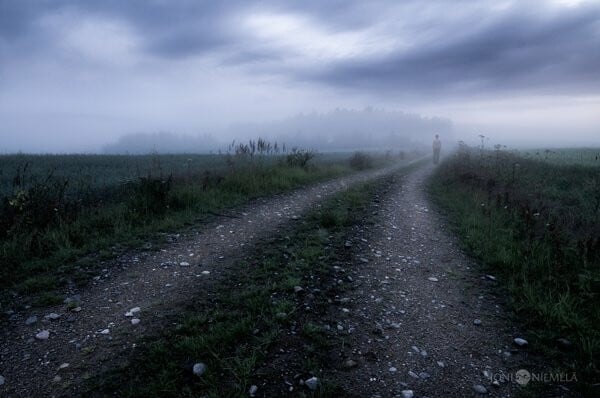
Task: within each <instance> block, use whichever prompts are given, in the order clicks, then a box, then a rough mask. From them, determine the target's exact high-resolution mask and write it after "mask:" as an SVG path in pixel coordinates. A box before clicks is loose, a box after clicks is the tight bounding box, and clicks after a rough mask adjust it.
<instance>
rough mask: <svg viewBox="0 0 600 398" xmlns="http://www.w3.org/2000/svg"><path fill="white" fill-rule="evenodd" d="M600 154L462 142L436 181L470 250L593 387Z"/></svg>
mask: <svg viewBox="0 0 600 398" xmlns="http://www.w3.org/2000/svg"><path fill="white" fill-rule="evenodd" d="M598 152H600V151H599V150H598V149H589V150H580V151H575V150H565V151H557V152H555V153H554V154H548V159H546V160H542V159H540V160H538V159H537V157H535V155H534V156H531V155H529V156H528V155H527V153H523V154H515V153H514V152H507V151H502V150H496V151H482V150H480V149H479V148H469V147H466V146H462V147H461V148H460V150H459V151H458V153H457V154H455V155H453V156H452V157H450V158H449V159H447V160H446V161H445V162H444V163H443V164H442V165H441V166H440V167H439V168H438V169H437V170H436V172H435V174H434V176H433V178H432V180H431V183H430V192H431V194H432V196H433V198H434V200H435V202H436V203H437V204H438V205H439V206H440V207H441V208H442V209H444V210H446V212H447V214H448V216H449V218H450V220H451V221H452V223H453V225H454V226H455V227H456V229H457V230H458V232H459V234H460V236H461V238H462V241H463V242H464V244H465V246H466V247H467V249H468V250H469V251H470V252H471V253H472V254H474V255H475V256H476V257H478V258H479V259H480V260H481V261H482V263H483V264H484V265H486V266H487V267H489V272H491V273H495V274H498V275H500V276H501V277H502V280H503V282H504V284H505V286H506V287H507V288H508V290H509V292H510V295H511V302H512V306H513V308H514V309H515V310H516V312H517V313H518V314H519V316H520V319H521V320H522V321H523V323H524V324H525V326H526V328H527V329H528V330H529V333H530V335H531V337H532V340H533V341H534V343H535V344H536V345H537V346H538V348H541V349H543V350H546V351H547V352H548V353H549V355H550V357H554V358H556V359H557V361H558V362H559V363H561V366H566V367H568V368H571V370H575V371H577V372H578V374H579V375H581V377H582V378H583V379H584V380H585V381H588V382H590V381H593V380H596V382H597V380H598V378H599V363H598V355H600V311H598V308H599V307H600V165H597V163H594V162H596V161H595V160H594V159H595V158H594V157H593V156H594V155H593V154H594V153H598ZM559 154H560V155H559ZM553 156H554V157H553ZM532 157H533V158H532ZM590 164H592V165H591V166H590ZM594 164H596V165H594ZM559 339H567V340H569V341H570V342H571V343H572V346H569V345H568V344H565V343H564V341H559Z"/></svg>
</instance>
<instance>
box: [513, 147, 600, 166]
mask: <svg viewBox="0 0 600 398" xmlns="http://www.w3.org/2000/svg"><path fill="white" fill-rule="evenodd" d="M518 153H519V154H520V155H521V156H522V157H524V158H526V159H531V160H543V161H545V162H549V163H554V164H560V165H572V164H578V165H581V166H596V167H600V149H598V148H562V149H556V148H554V149H533V150H528V151H519V152H518Z"/></svg>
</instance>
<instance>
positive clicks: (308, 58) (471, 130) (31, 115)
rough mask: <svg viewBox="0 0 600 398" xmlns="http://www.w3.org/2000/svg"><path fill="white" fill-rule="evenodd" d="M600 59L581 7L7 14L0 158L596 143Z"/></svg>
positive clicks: (29, 6)
mask: <svg viewBox="0 0 600 398" xmlns="http://www.w3.org/2000/svg"><path fill="white" fill-rule="evenodd" d="M598 49H600V2H598V1H592V0H588V1H585V0H547V1H509V0H506V1H480V2H471V1H460V0H459V1H447V0H439V1H431V2H426V3H424V2H421V1H403V2H397V1H391V0H389V1H384V0H375V1H371V2H362V1H358V0H357V1H327V2H323V1H317V0H314V1H310V0H309V1H305V2H292V1H289V2H282V1H274V0H273V1H269V0H266V1H260V2H248V1H241V0H240V1H227V2H189V1H170V2H159V1H155V2H147V1H128V2H122V1H116V0H114V1H113V0H107V1H101V2H98V1H85V0H83V1H67V0H57V1H52V2H46V1H19V0H0V152H2V153H7V152H16V151H24V152H103V151H123V150H125V151H129V152H131V153H135V152H139V151H143V150H145V148H144V146H143V145H142V146H140V145H137V146H136V142H137V143H138V144H139V143H140V142H143V143H145V144H150V145H146V147H152V148H153V149H155V150H159V151H179V147H181V146H183V147H194V148H202V149H201V150H203V151H204V150H212V149H211V148H213V147H214V148H216V149H218V148H219V147H221V146H222V145H227V143H228V142H230V141H231V140H233V139H237V140H238V141H240V140H247V139H250V138H257V137H258V136H261V137H265V138H269V139H275V140H279V141H284V142H285V141H287V142H288V144H289V145H302V146H310V147H315V148H320V149H322V150H349V149H356V148H366V147H368V148H373V149H378V148H382V147H389V146H398V147H403V146H407V145H417V146H418V145H423V144H424V143H428V142H430V140H431V138H432V135H433V134H434V133H439V134H440V135H441V136H442V139H443V140H445V141H446V142H456V141H457V140H459V139H462V140H465V141H467V142H472V143H476V142H477V141H478V136H479V135H480V134H484V135H486V136H488V137H490V141H492V142H497V143H501V144H505V145H509V146H538V147H539V146H584V145H595V146H599V145H600V51H598ZM167 133H168V135H166V134H167ZM160 137H162V138H160ZM165 137H171V138H166V139H165ZM173 137H175V138H173ZM153 140H154V141H153ZM161 140H162V141H161ZM177 142H178V143H179V144H177ZM189 143H194V145H191V144H189ZM208 144H210V145H208ZM126 147H129V149H124V148H126ZM134 148H137V149H134ZM140 148H142V149H140ZM198 150H200V149H198Z"/></svg>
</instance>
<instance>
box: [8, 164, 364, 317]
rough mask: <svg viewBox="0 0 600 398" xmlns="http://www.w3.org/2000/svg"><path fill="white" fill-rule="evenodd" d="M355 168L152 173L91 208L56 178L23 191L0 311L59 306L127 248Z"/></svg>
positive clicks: (14, 200)
mask: <svg viewBox="0 0 600 398" xmlns="http://www.w3.org/2000/svg"><path fill="white" fill-rule="evenodd" d="M352 171H353V169H352V168H351V167H350V165H349V164H348V161H347V160H346V159H345V160H340V161H336V162H330V161H324V162H319V161H315V162H314V163H312V164H306V165H304V167H300V166H294V165H289V164H287V163H286V162H282V161H273V160H271V161H269V162H262V161H254V162H250V161H245V162H239V164H238V165H237V166H235V167H234V169H232V170H230V171H228V172H227V173H225V174H215V173H211V172H205V173H200V174H198V175H197V176H189V175H185V176H168V177H165V176H160V175H159V176H155V177H153V176H150V175H149V176H148V177H147V178H142V179H140V180H139V181H136V182H133V183H128V184H126V185H124V186H122V187H120V190H117V191H114V192H113V194H114V195H113V197H112V198H111V199H110V200H109V199H107V198H105V197H104V195H103V194H99V198H100V199H98V201H97V202H94V201H92V202H90V203H86V204H85V205H84V204H81V203H80V201H79V199H77V198H74V199H73V198H70V197H69V196H68V195H66V194H64V192H62V191H61V190H60V189H59V188H56V187H57V186H58V187H60V186H62V185H60V184H58V185H56V184H54V183H50V182H48V181H41V182H37V183H33V184H32V185H31V186H29V187H28V188H27V189H25V188H23V189H16V190H15V192H14V193H13V195H12V196H6V197H5V198H2V199H3V206H4V207H3V211H2V212H0V224H2V226H3V227H4V228H5V229H8V231H6V230H5V231H2V232H1V233H0V264H1V265H0V291H1V292H2V293H0V306H2V307H5V306H6V307H7V308H8V306H9V305H10V303H11V302H12V303H14V302H16V301H18V302H20V303H21V304H22V305H25V304H33V305H46V304H48V303H49V302H55V300H53V299H49V298H50V297H51V296H52V295H53V294H54V292H57V291H58V290H59V289H60V288H61V287H62V286H65V285H67V284H69V283H74V284H75V285H78V286H82V285H84V284H85V283H87V281H89V279H90V278H91V276H93V272H94V267H97V264H98V263H99V262H100V261H102V260H106V259H110V258H113V257H115V256H116V255H118V254H119V253H121V252H123V250H126V249H129V248H139V247H143V246H144V245H145V246H147V247H151V246H157V245H160V244H162V243H163V240H164V233H166V232H173V231H176V230H178V229H181V228H184V227H186V226H190V225H193V224H194V223H198V222H201V221H203V220H205V219H207V218H209V217H211V216H212V215H215V214H218V213H219V212H222V211H223V210H225V209H227V208H230V207H233V206H236V205H239V204H242V203H244V202H247V201H249V200H251V199H253V198H257V197H260V196H265V195H271V194H274V193H279V192H283V191H287V190H291V189H294V188H298V187H300V186H302V185H306V184H309V183H312V182H316V181H320V180H324V179H329V178H334V177H338V176H341V175H343V174H348V173H350V172H352ZM55 188H56V189H58V191H53V189H55ZM112 189H113V188H112V187H111V190H112ZM40 192H41V193H40ZM90 195H91V194H90ZM48 212H50V213H51V214H50V215H49V216H48V215H47V214H46V213H48ZM41 219H45V220H46V219H47V220H46V221H44V222H43V223H42V222H41ZM161 234H163V235H161Z"/></svg>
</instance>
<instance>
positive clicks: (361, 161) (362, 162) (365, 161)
mask: <svg viewBox="0 0 600 398" xmlns="http://www.w3.org/2000/svg"><path fill="white" fill-rule="evenodd" d="M350 167H352V168H353V169H354V170H366V169H370V168H372V167H373V158H372V157H371V156H369V155H367V154H366V153H363V152H355V153H354V155H352V157H351V158H350Z"/></svg>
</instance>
